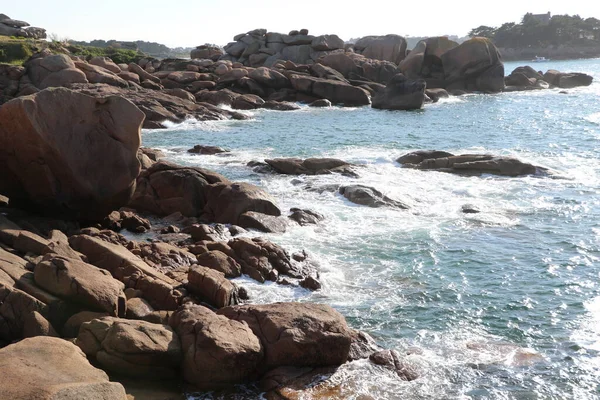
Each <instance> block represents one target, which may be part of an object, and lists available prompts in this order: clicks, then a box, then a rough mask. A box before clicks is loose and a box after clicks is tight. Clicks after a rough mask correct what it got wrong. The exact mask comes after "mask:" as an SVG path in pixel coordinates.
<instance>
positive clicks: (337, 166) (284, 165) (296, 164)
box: [265, 158, 357, 177]
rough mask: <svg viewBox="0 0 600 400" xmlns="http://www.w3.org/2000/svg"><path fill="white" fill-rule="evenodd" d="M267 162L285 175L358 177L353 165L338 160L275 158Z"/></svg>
mask: <svg viewBox="0 0 600 400" xmlns="http://www.w3.org/2000/svg"><path fill="white" fill-rule="evenodd" d="M265 162H266V163H267V164H268V165H269V166H270V167H271V168H273V169H274V170H275V171H276V172H278V173H280V174H285V175H324V174H331V173H339V174H342V175H346V176H351V177H356V176H357V174H356V172H354V171H353V170H352V168H351V167H352V164H350V163H347V162H346V161H342V160H338V159H336V158H307V159H305V160H303V159H300V158H273V159H266V160H265Z"/></svg>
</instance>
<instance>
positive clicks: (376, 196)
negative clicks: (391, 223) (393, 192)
mask: <svg viewBox="0 0 600 400" xmlns="http://www.w3.org/2000/svg"><path fill="white" fill-rule="evenodd" d="M339 192H340V194H341V195H343V196H344V197H345V198H346V199H348V200H349V201H351V202H352V203H356V204H360V205H363V206H369V207H391V208H399V209H403V210H406V209H408V208H409V207H408V205H406V204H404V203H402V202H400V201H398V200H394V199H390V198H389V197H387V196H385V195H384V194H383V193H381V192H380V191H378V190H377V189H374V188H372V187H368V186H363V185H350V186H342V187H340V189H339Z"/></svg>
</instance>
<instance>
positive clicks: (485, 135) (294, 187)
mask: <svg viewBox="0 0 600 400" xmlns="http://www.w3.org/2000/svg"><path fill="white" fill-rule="evenodd" d="M518 65H523V63H507V64H506V70H507V72H510V71H511V70H512V69H514V68H515V67H516V66H518ZM532 65H533V66H534V68H536V69H541V70H544V71H545V70H547V69H549V68H553V69H558V70H561V71H579V72H586V73H589V74H592V75H593V76H594V78H595V81H594V83H593V84H592V86H590V87H586V88H577V89H570V90H568V91H567V93H566V94H562V93H559V90H545V91H536V92H520V93H504V94H498V95H468V96H464V97H460V98H451V99H448V100H445V101H442V102H440V103H437V104H431V105H426V107H425V108H424V109H423V110H421V111H416V112H388V111H378V110H372V109H370V108H368V107H364V108H336V107H334V108H329V109H309V108H303V109H301V110H299V111H294V112H275V111H266V110H260V111H256V112H254V111H253V112H251V113H249V115H251V116H252V119H251V120H249V121H219V122H205V123H191V122H190V123H185V124H182V125H177V126H171V127H170V128H169V129H166V130H154V131H145V132H144V133H143V144H144V145H145V146H149V147H158V148H162V149H165V150H167V152H168V154H169V158H171V159H172V160H173V161H175V162H178V163H185V164H189V165H198V166H202V167H206V168H209V169H213V170H216V171H218V172H220V173H223V174H224V175H226V176H227V177H229V178H230V179H234V180H244V181H249V182H252V183H255V184H257V185H260V186H262V187H263V188H265V189H266V190H267V191H268V192H269V193H271V194H272V195H273V196H274V197H275V198H276V199H277V200H278V202H279V204H280V206H281V208H282V210H287V209H289V208H290V207H302V208H310V209H313V210H316V211H318V212H320V213H322V214H324V215H325V216H326V221H325V222H324V223H323V224H322V225H320V226H317V227H299V226H298V227H292V228H291V229H289V230H288V232H286V233H285V234H283V235H275V234H272V235H269V236H270V238H271V239H272V240H273V241H275V242H276V243H279V244H281V245H284V246H285V247H286V248H287V249H289V250H295V249H306V250H307V251H309V252H310V253H311V254H312V255H313V257H315V258H316V259H317V260H319V262H320V272H321V276H322V281H323V283H324V287H323V289H322V290H321V291H317V292H314V293H311V292H308V291H306V290H304V289H293V288H290V287H283V286H278V285H275V284H265V285H261V284H258V283H255V282H253V281H251V280H250V279H247V278H240V279H239V283H240V284H241V285H244V286H245V287H247V288H248V290H249V292H250V296H251V297H252V301H253V302H273V301H282V300H292V299H293V300H297V301H312V302H324V303H327V304H330V305H332V306H333V307H335V308H336V309H337V310H339V311H340V312H341V313H342V314H343V315H344V316H345V317H346V318H347V320H348V321H349V323H350V324H351V325H352V326H353V327H355V328H358V329H361V330H364V331H366V332H368V333H370V334H371V335H372V336H373V337H374V338H375V339H376V340H377V341H378V342H379V344H381V345H383V346H384V347H386V348H392V349H396V350H398V351H399V352H400V353H401V354H407V353H411V354H410V355H407V356H406V361H407V362H408V363H409V364H410V365H412V366H413V367H414V369H415V370H417V371H418V372H419V375H420V377H419V379H417V380H415V381H412V382H404V381H400V380H399V379H398V378H397V377H395V376H394V375H393V374H392V373H390V372H387V371H386V370H384V369H382V368H379V367H374V366H371V365H369V363H368V362H366V361H358V362H354V363H351V364H347V365H345V366H344V367H342V368H341V369H340V371H338V373H337V374H336V375H335V376H334V379H337V380H338V381H339V382H341V393H342V394H343V395H344V396H346V397H347V398H357V397H358V396H360V395H361V394H364V395H367V394H368V395H371V396H372V397H373V398H375V399H385V398H389V399H398V398H401V399H442V398H444V399H446V398H447V399H456V398H460V399H569V398H577V399H596V398H600V101H599V100H600V60H598V59H597V60H577V61H561V62H553V61H549V62H545V63H535V64H532ZM195 144H210V145H217V146H222V147H226V148H228V149H230V150H232V154H231V155H228V156H197V155H189V154H187V153H186V152H185V150H186V149H188V148H190V147H192V146H193V145H195ZM415 149H438V150H446V151H451V152H456V153H461V152H470V153H475V152H476V153H479V152H481V153H484V152H490V153H494V154H501V155H511V156H515V157H518V158H520V159H522V160H525V161H529V162H532V163H534V164H537V165H541V166H544V167H547V168H550V169H551V170H553V171H554V172H555V175H554V177H551V178H550V177H545V178H540V177H523V178H501V177H494V176H484V177H460V176H454V175H450V174H444V173H438V172H426V171H415V170H410V169H404V168H402V167H401V166H400V165H399V164H397V163H396V162H395V161H394V160H395V159H396V158H398V157H399V156H401V155H403V154H405V153H406V152H409V151H411V150H415ZM280 156H295V157H302V158H304V157H309V156H319V157H320V156H327V157H338V158H341V159H344V160H347V161H350V162H353V163H357V164H361V165H363V166H364V167H361V168H360V169H359V170H358V171H359V174H360V178H358V179H352V178H346V177H342V176H338V175H329V176H318V177H298V178H297V177H290V176H277V175H259V174H256V173H254V172H253V171H252V170H251V169H250V168H249V167H247V166H246V163H247V162H248V161H251V160H262V159H264V158H272V157H280ZM354 182H357V183H363V184H366V185H369V186H373V187H375V188H377V189H379V190H380V191H382V192H384V193H385V194H386V195H388V196H389V197H392V198H396V199H398V200H401V201H403V202H406V203H409V204H410V205H411V209H410V210H403V211H397V210H390V209H371V208H367V207H362V206H357V205H354V204H352V203H349V202H348V201H346V200H345V199H343V198H342V197H341V196H340V195H338V194H334V193H328V192H326V193H323V194H318V193H315V192H309V191H307V190H305V186H306V185H308V184H310V185H313V186H315V185H317V186H318V185H321V184H328V183H354ZM464 204H472V205H475V206H477V207H478V208H479V209H481V210H482V212H481V213H480V214H463V213H462V212H461V206H462V205H464ZM415 348H418V349H419V350H418V351H415V350H414V349H415ZM249 396H250V397H251V396H252V395H249V394H245V395H242V398H249ZM201 397H202V396H200V397H199V398H201Z"/></svg>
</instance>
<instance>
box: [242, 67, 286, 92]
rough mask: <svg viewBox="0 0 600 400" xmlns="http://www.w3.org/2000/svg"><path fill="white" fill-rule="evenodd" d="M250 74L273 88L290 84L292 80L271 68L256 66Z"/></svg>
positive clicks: (257, 80)
mask: <svg viewBox="0 0 600 400" xmlns="http://www.w3.org/2000/svg"><path fill="white" fill-rule="evenodd" d="M248 76H249V77H250V78H252V79H254V80H255V81H256V82H258V83H259V84H261V85H264V86H267V87H270V88H273V89H281V88H285V87H289V86H290V80H289V79H288V78H287V77H286V76H285V75H283V74H282V73H280V72H278V71H276V70H274V69H270V68H265V67H260V68H256V69H254V70H252V71H250V73H249V74H248Z"/></svg>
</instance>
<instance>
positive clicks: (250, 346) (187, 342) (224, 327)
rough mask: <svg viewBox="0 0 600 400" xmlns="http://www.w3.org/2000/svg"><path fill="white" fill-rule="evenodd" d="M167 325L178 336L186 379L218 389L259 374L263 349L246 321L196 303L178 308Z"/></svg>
mask: <svg viewBox="0 0 600 400" xmlns="http://www.w3.org/2000/svg"><path fill="white" fill-rule="evenodd" d="M170 325H171V326H172V327H173V329H174V330H175V331H176V332H177V334H178V335H179V337H180V338H181V347H182V350H183V363H182V365H181V369H182V371H183V377H184V379H185V380H186V381H188V382H190V383H192V384H194V385H195V386H197V387H199V388H201V389H218V388H222V387H226V386H229V385H231V384H235V383H243V382H245V381H248V380H251V379H255V378H256V377H257V376H258V369H259V365H260V363H261V362H262V361H263V358H264V350H263V346H262V344H261V342H260V340H259V339H258V337H256V335H255V334H254V333H253V332H252V330H250V328H248V325H246V324H244V323H241V322H238V321H235V320H231V319H229V318H226V317H224V316H221V315H217V314H215V313H214V312H212V311H211V310H209V309H208V308H206V307H202V306H198V305H194V306H186V307H183V308H181V309H180V310H179V311H177V312H176V313H175V314H173V316H172V317H171V319H170Z"/></svg>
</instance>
